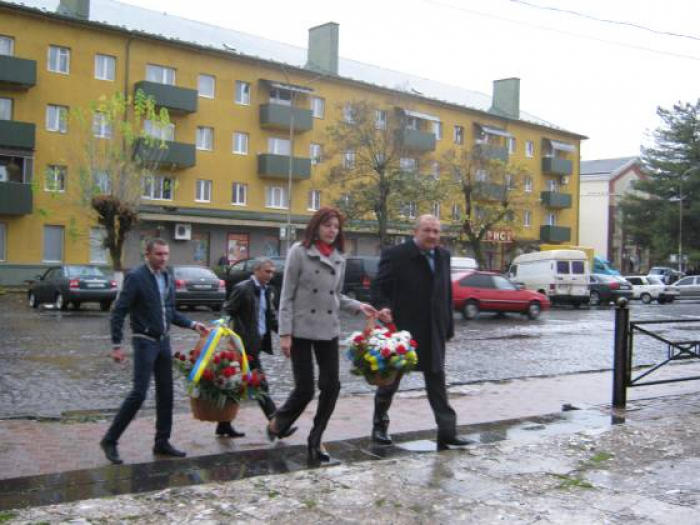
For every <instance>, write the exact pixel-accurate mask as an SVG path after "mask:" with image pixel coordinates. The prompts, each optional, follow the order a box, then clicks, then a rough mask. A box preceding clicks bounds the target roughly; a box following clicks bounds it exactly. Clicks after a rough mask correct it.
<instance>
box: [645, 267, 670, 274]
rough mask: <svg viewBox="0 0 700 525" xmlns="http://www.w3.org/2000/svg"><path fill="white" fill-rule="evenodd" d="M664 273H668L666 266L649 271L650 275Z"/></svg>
mask: <svg viewBox="0 0 700 525" xmlns="http://www.w3.org/2000/svg"><path fill="white" fill-rule="evenodd" d="M664 273H666V269H665V268H652V269H651V270H650V271H649V275H663V274H664Z"/></svg>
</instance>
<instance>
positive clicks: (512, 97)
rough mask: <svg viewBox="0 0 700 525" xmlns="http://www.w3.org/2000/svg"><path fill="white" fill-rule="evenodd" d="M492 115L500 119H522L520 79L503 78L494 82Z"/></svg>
mask: <svg viewBox="0 0 700 525" xmlns="http://www.w3.org/2000/svg"><path fill="white" fill-rule="evenodd" d="M489 111H490V112H491V113H495V114H496V115H498V116H500V117H506V118H512V119H519V118H520V79H519V78H503V79H501V80H494V81H493V101H492V102H491V109H490V110H489Z"/></svg>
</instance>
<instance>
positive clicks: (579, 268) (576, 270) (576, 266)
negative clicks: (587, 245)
mask: <svg viewBox="0 0 700 525" xmlns="http://www.w3.org/2000/svg"><path fill="white" fill-rule="evenodd" d="M585 269H586V267H585V264H584V263H583V261H571V273H573V274H574V275H583V274H584V273H585ZM650 280H651V279H650Z"/></svg>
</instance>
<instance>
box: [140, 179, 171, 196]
mask: <svg viewBox="0 0 700 525" xmlns="http://www.w3.org/2000/svg"><path fill="white" fill-rule="evenodd" d="M143 198H144V199H152V200H164V201H169V200H172V199H173V181H172V180H171V179H169V178H168V177H163V176H162V175H147V176H146V177H144V179H143Z"/></svg>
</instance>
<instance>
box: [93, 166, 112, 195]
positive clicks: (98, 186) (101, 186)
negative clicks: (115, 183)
mask: <svg viewBox="0 0 700 525" xmlns="http://www.w3.org/2000/svg"><path fill="white" fill-rule="evenodd" d="M92 184H93V192H94V193H98V194H102V195H105V194H108V193H109V191H110V189H111V186H112V183H111V178H110V176H109V173H108V172H106V171H104V170H94V171H93V172H92Z"/></svg>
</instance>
